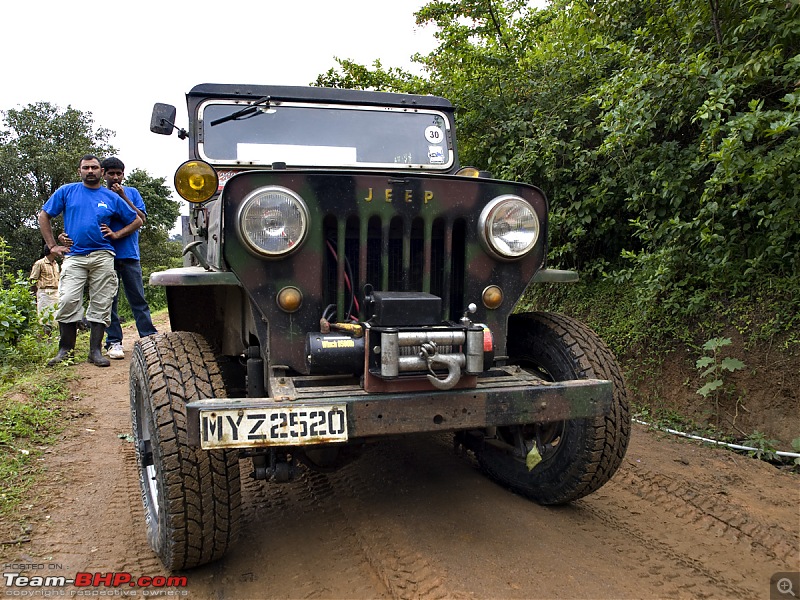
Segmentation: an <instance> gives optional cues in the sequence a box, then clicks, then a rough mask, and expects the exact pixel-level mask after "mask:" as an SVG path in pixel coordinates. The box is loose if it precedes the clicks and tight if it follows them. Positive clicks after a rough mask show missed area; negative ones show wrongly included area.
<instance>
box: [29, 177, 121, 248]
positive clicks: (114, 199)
mask: <svg viewBox="0 0 800 600" xmlns="http://www.w3.org/2000/svg"><path fill="white" fill-rule="evenodd" d="M42 210H43V211H44V212H46V213H47V214H48V215H50V217H57V216H58V215H60V214H61V213H64V231H65V232H66V234H67V235H68V236H69V237H70V238H72V247H71V248H70V250H69V252H68V253H67V256H83V255H86V254H90V253H92V252H96V251H97V250H108V251H109V252H112V253H114V252H115V250H114V246H112V245H111V241H110V240H109V239H108V238H106V237H104V236H103V232H102V231H100V224H101V223H105V224H106V225H108V226H109V227H110V226H111V221H112V218H114V217H116V218H118V219H120V222H122V223H123V224H124V225H130V224H131V223H133V221H134V220H135V219H136V216H137V215H136V211H135V210H133V209H132V208H131V207H130V206H128V203H127V202H125V200H123V199H122V198H120V197H119V196H117V195H116V194H115V193H114V192H112V191H111V190H109V189H106V188H104V187H100V188H97V189H92V188H89V187H86V186H85V185H84V184H83V182H78V183H68V184H66V185H62V186H61V187H60V188H58V189H57V190H56V191H55V192H54V193H53V195H52V196H50V198H49V199H48V200H47V202H45V203H44V206H43V207H42Z"/></svg>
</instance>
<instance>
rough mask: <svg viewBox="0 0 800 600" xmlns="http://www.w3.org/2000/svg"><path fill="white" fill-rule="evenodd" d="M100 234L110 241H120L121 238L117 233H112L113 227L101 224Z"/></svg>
mask: <svg viewBox="0 0 800 600" xmlns="http://www.w3.org/2000/svg"><path fill="white" fill-rule="evenodd" d="M100 232H101V233H102V234H103V237H105V238H108V239H110V240H118V239H119V238H120V236H119V234H117V232H116V231H111V227H109V226H108V225H106V224H105V223H101V224H100Z"/></svg>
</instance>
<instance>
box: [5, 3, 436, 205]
mask: <svg viewBox="0 0 800 600" xmlns="http://www.w3.org/2000/svg"><path fill="white" fill-rule="evenodd" d="M424 4H425V2H424V1H422V0H390V1H387V0H338V1H337V2H329V1H322V0H295V1H294V2H292V1H289V2H275V1H269V0H265V1H261V2H241V1H236V0H217V1H215V2H211V1H209V0H193V1H189V0H157V1H156V0H136V1H131V2H126V1H124V0H122V1H117V2H114V1H112V2H85V3H84V2H80V3H79V2H72V1H70V0H44V1H42V0H23V1H15V2H4V3H3V8H2V11H1V12H0V14H1V15H2V17H1V18H2V25H0V56H2V57H3V58H2V80H1V81H2V82H1V83H0V110H7V109H9V108H22V107H24V106H26V105H28V104H30V103H32V102H40V101H43V102H50V103H52V104H55V105H57V106H59V107H61V108H62V109H63V108H66V107H67V106H68V105H70V106H72V107H73V108H75V109H77V110H80V111H83V112H91V113H92V115H93V117H94V122H95V126H96V127H105V128H107V129H111V130H113V131H114V132H115V133H116V135H115V136H114V137H113V138H112V140H111V142H112V144H113V145H114V146H115V147H116V148H117V149H118V150H119V157H120V158H121V159H122V161H123V162H124V163H125V167H126V171H130V170H132V169H134V168H140V169H145V170H146V171H147V172H148V173H149V174H150V175H151V176H154V177H165V178H166V180H167V183H168V184H169V185H172V176H173V174H174V172H175V168H176V167H177V166H178V165H179V164H180V163H181V162H183V161H184V160H186V159H187V158H188V148H187V142H186V141H183V140H179V139H178V138H177V136H175V135H172V136H170V137H167V136H161V135H156V134H153V133H150V131H149V125H150V113H151V111H152V107H153V104H154V103H155V102H164V103H167V104H172V105H174V106H176V107H177V108H178V117H177V123H176V125H178V126H179V127H186V125H187V117H186V99H185V94H186V92H188V91H189V90H190V89H191V88H192V87H193V86H194V85H195V84H198V83H248V84H271V85H308V84H309V83H311V82H312V81H314V80H315V79H316V77H317V75H318V74H320V73H323V72H325V71H327V70H328V69H329V68H331V67H333V66H335V63H334V57H339V58H347V59H353V60H355V61H357V62H360V63H365V64H370V63H371V62H372V61H373V60H374V59H380V60H381V62H382V64H383V65H384V66H385V67H389V66H399V67H404V68H406V69H411V70H413V71H415V72H419V71H418V69H417V68H412V63H411V61H410V57H411V56H412V55H413V54H414V53H416V52H420V53H422V54H427V53H428V52H430V51H431V50H433V49H434V48H435V46H436V44H435V39H434V37H433V28H432V27H424V28H420V27H417V26H416V25H415V23H414V14H413V13H414V12H415V11H416V10H418V9H419V8H420V7H421V6H423V5H424ZM173 197H174V198H175V199H178V196H177V194H175V195H173ZM183 212H184V214H185V213H186V208H185V207H184V209H183Z"/></svg>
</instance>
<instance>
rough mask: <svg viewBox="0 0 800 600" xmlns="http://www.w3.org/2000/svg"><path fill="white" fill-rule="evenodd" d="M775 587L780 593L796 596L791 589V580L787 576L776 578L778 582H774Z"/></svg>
mask: <svg viewBox="0 0 800 600" xmlns="http://www.w3.org/2000/svg"><path fill="white" fill-rule="evenodd" d="M775 587H776V588H777V589H778V592H780V593H781V594H789V595H791V596H792V597H794V598H797V594H795V593H794V590H792V580H791V579H789V578H788V577H784V578H782V579H778V583H777V584H776V586H775Z"/></svg>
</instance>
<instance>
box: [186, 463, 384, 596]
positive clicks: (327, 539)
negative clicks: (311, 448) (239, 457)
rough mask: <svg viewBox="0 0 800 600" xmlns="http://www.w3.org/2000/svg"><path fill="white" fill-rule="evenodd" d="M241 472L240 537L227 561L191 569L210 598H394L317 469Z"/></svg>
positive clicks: (245, 468) (243, 469) (244, 467)
mask: <svg viewBox="0 0 800 600" xmlns="http://www.w3.org/2000/svg"><path fill="white" fill-rule="evenodd" d="M241 472H242V508H243V516H242V535H241V537H240V539H239V542H238V543H237V544H236V545H235V546H234V547H233V549H232V550H231V551H230V552H229V553H228V555H227V556H226V558H225V559H224V560H222V561H219V562H217V563H215V564H213V565H209V566H207V567H201V568H199V569H195V570H193V571H192V573H193V574H195V575H200V576H201V578H202V577H203V575H207V576H209V583H210V585H209V586H208V587H209V588H210V592H211V595H210V596H209V597H215V598H231V597H241V598H254V597H259V598H345V597H347V598H376V599H379V598H390V597H391V595H390V594H389V592H388V590H387V589H386V587H385V586H384V585H383V583H382V582H381V580H380V579H379V578H378V577H377V576H376V574H375V573H374V572H373V570H372V569H371V567H370V565H369V563H368V561H367V560H366V558H365V557H364V554H363V548H362V546H361V545H360V544H359V541H358V537H357V535H356V533H355V532H354V531H353V530H352V528H351V527H349V523H348V522H347V519H346V516H345V515H344V513H343V512H342V510H341V508H340V507H339V505H338V503H337V502H336V500H335V498H334V496H333V494H332V493H331V492H330V490H328V489H325V486H324V485H322V486H320V485H319V484H317V483H314V482H311V481H310V477H311V476H312V475H313V474H312V473H309V472H308V471H307V470H305V469H302V468H301V470H300V472H299V474H298V477H297V478H296V479H295V480H293V481H290V482H286V483H266V482H263V481H256V480H253V479H252V478H250V477H249V474H250V473H251V472H252V464H251V461H249V460H245V461H242V463H241ZM323 478H324V476H323ZM193 597H194V596H193ZM198 597H199V596H198Z"/></svg>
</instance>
